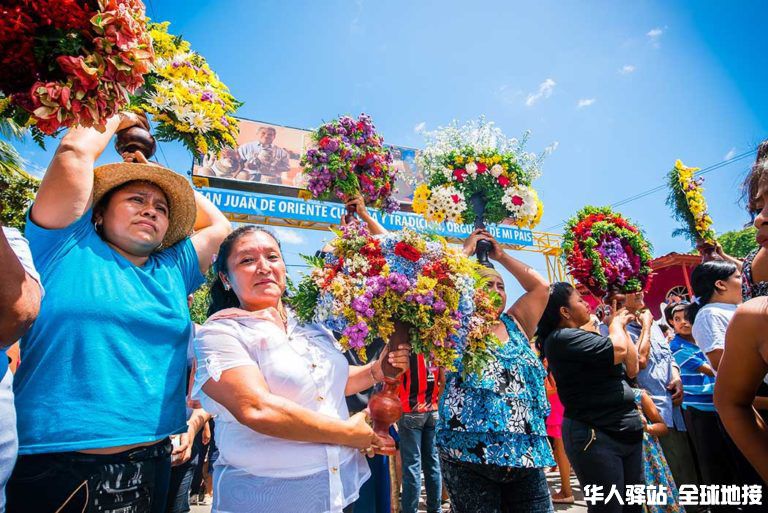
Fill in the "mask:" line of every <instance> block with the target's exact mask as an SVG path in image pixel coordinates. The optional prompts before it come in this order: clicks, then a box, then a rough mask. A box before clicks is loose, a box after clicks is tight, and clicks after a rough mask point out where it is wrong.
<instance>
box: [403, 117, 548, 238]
mask: <svg viewBox="0 0 768 513" xmlns="http://www.w3.org/2000/svg"><path fill="white" fill-rule="evenodd" d="M427 139H428V144H427V147H426V149H425V150H424V151H423V152H422V153H421V154H420V155H419V156H418V157H417V162H418V164H419V166H420V167H421V169H422V170H423V172H424V175H425V177H426V179H427V183H423V184H420V185H419V186H418V187H417V188H416V190H415V191H414V195H413V211H414V212H416V213H417V214H422V215H423V216H424V217H425V218H426V219H427V220H428V221H434V222H438V223H441V222H443V221H446V220H447V221H453V222H456V223H468V224H469V223H472V222H473V221H474V220H475V211H474V209H473V208H472V205H471V201H470V200H471V198H472V196H473V195H475V194H481V195H482V197H483V199H484V203H485V216H484V217H485V221H486V222H489V223H500V222H502V221H504V220H509V222H511V224H514V225H516V226H519V227H523V228H533V227H534V226H536V225H537V224H538V223H539V221H540V220H541V215H542V212H543V205H542V203H541V201H540V200H539V197H538V195H537V194H536V191H535V190H534V189H533V188H532V187H531V181H532V180H533V179H535V178H536V177H538V175H539V163H540V160H541V158H540V157H538V156H536V155H534V154H532V153H527V152H525V151H524V150H523V148H524V145H525V142H526V141H525V140H526V138H523V139H522V140H520V141H519V140H517V139H507V138H506V137H504V135H503V134H502V132H501V130H500V129H498V128H497V127H495V126H494V124H493V123H491V122H486V121H485V120H484V119H482V118H481V119H480V120H478V121H473V122H470V123H467V124H466V125H463V126H461V127H460V126H458V124H457V123H456V122H455V121H454V122H453V123H452V124H451V125H450V126H448V127H444V128H440V129H439V130H436V131H434V132H428V133H427Z"/></svg>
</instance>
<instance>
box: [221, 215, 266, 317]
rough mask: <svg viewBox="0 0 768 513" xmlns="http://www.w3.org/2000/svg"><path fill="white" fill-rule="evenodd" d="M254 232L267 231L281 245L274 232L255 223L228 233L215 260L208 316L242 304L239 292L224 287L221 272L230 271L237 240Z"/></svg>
mask: <svg viewBox="0 0 768 513" xmlns="http://www.w3.org/2000/svg"><path fill="white" fill-rule="evenodd" d="M254 232H261V233H266V234H267V235H269V236H270V237H272V238H273V239H274V240H275V242H276V243H277V247H280V241H279V240H277V237H276V236H275V234H274V233H272V232H270V231H269V230H265V229H264V228H262V227H261V226H256V225H254V224H246V225H243V226H240V227H238V228H235V230H233V231H232V233H230V234H229V235H227V237H226V238H225V239H224V240H223V241H222V243H221V246H219V252H218V254H217V255H216V260H214V262H213V281H212V282H211V290H210V293H209V294H210V303H209V305H208V317H210V316H211V315H213V314H215V313H216V312H218V311H219V310H224V309H225V308H237V307H239V306H240V300H239V299H237V294H235V291H234V290H232V289H229V290H226V289H225V288H224V282H222V281H221V276H220V275H219V273H221V274H227V273H228V272H229V268H228V267H227V259H228V258H229V255H230V253H232V246H233V245H234V244H235V242H237V241H238V240H240V238H241V237H243V236H244V235H248V234H249V233H254Z"/></svg>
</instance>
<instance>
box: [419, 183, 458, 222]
mask: <svg viewBox="0 0 768 513" xmlns="http://www.w3.org/2000/svg"><path fill="white" fill-rule="evenodd" d="M466 208H467V200H466V198H465V197H464V193H462V192H461V191H460V190H458V189H457V188H456V187H453V186H452V185H443V186H440V187H436V188H435V189H434V190H433V191H432V196H431V197H430V202H429V207H428V210H427V216H428V218H431V219H439V220H440V221H439V222H442V221H444V220H448V221H453V222H455V223H461V213H462V212H464V210H465V209H466Z"/></svg>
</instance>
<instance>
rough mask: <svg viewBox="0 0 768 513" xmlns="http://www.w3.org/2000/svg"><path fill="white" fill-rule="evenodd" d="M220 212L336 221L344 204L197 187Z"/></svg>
mask: <svg viewBox="0 0 768 513" xmlns="http://www.w3.org/2000/svg"><path fill="white" fill-rule="evenodd" d="M198 190H199V191H200V192H201V193H202V194H203V195H204V196H205V197H207V198H208V199H209V200H211V201H212V202H213V204H214V205H216V207H218V208H219V210H221V211H222V212H229V213H233V214H248V215H254V216H264V217H279V218H283V219H294V220H297V221H313V222H318V223H330V224H337V223H338V222H339V219H341V216H342V215H343V214H344V213H346V209H345V208H344V205H342V204H340V203H329V202H322V201H314V200H308V201H307V200H303V199H300V198H290V197H285V196H273V195H270V194H257V193H252V192H244V191H232V190H226V189H216V188H212V187H203V188H200V189H198ZM369 212H370V213H371V216H373V218H374V219H376V220H377V221H378V222H379V223H381V225H382V226H383V227H384V228H386V229H387V230H399V229H401V228H406V227H407V228H411V229H413V230H416V231H419V232H430V233H436V234H438V235H442V236H443V237H458V238H465V237H467V236H468V235H469V234H470V233H471V232H472V229H473V228H472V226H471V225H466V224H456V223H450V222H445V223H440V224H436V223H429V222H427V221H426V220H425V219H424V218H423V217H421V216H419V215H416V214H411V213H408V212H395V213H393V214H387V213H385V212H380V211H377V210H370V209H369ZM488 231H489V232H490V233H491V234H492V235H493V236H494V237H496V239H497V240H498V241H499V242H500V243H502V244H510V245H514V246H533V232H531V231H530V230H521V229H519V228H515V227H514V226H505V225H490V226H488Z"/></svg>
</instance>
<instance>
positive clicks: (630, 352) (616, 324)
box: [608, 308, 640, 378]
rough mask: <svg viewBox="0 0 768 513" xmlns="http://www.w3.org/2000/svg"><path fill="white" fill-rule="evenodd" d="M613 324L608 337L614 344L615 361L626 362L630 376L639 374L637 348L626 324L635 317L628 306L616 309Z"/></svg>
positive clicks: (616, 362) (609, 327) (618, 362)
mask: <svg viewBox="0 0 768 513" xmlns="http://www.w3.org/2000/svg"><path fill="white" fill-rule="evenodd" d="M614 312H615V313H614V315H613V318H612V319H611V324H610V325H609V326H608V337H609V338H610V340H611V343H612V344H613V363H614V364H616V365H618V364H620V363H623V364H624V367H625V368H626V372H627V375H628V376H629V377H630V378H634V377H635V376H637V373H638V372H639V371H640V369H639V365H638V357H637V348H635V344H633V343H632V340H631V339H630V338H629V335H628V334H627V329H626V326H627V324H629V323H630V322H631V321H632V319H633V318H634V317H633V316H632V315H631V314H630V313H629V311H628V310H627V309H626V308H621V309H620V310H618V311H616V310H614Z"/></svg>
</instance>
